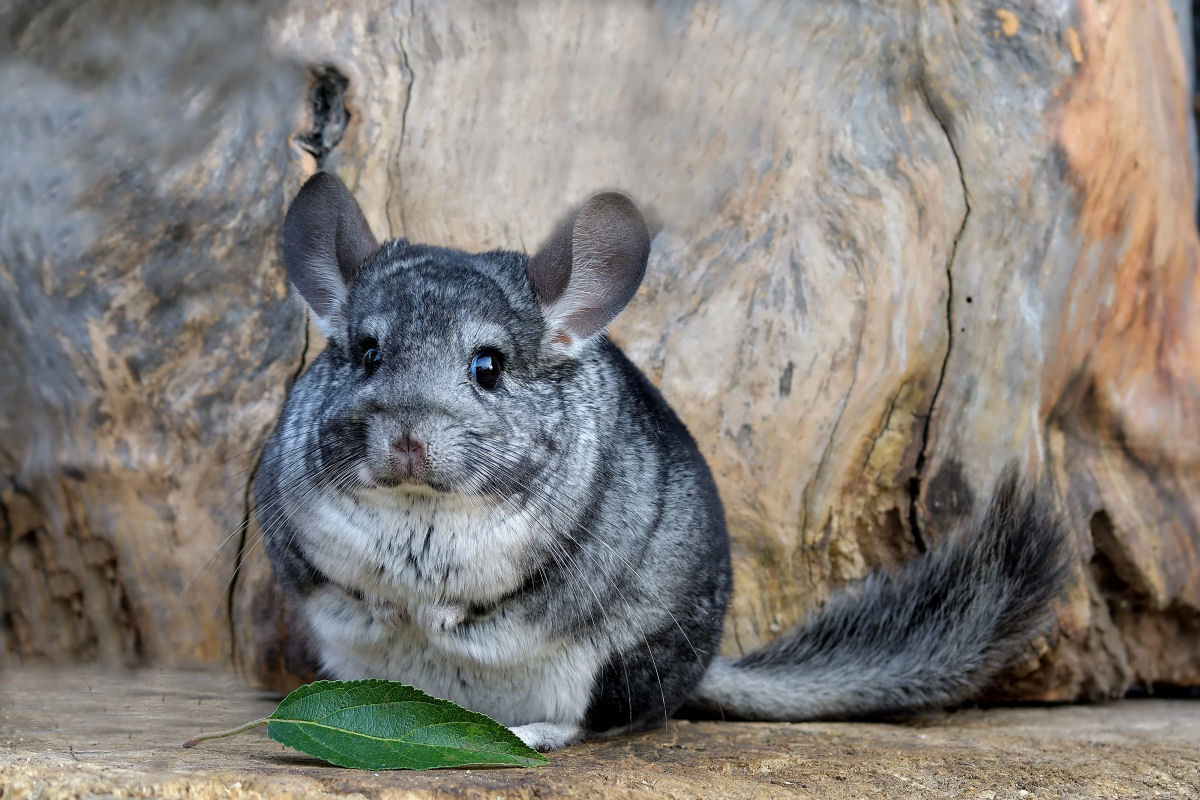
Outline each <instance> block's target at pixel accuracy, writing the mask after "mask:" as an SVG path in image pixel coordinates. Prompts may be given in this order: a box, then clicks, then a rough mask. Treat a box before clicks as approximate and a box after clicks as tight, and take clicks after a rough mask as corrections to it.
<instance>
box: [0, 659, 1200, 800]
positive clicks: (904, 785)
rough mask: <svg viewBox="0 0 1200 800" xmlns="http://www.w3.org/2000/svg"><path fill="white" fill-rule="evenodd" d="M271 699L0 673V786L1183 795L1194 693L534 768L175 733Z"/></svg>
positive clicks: (225, 722)
mask: <svg viewBox="0 0 1200 800" xmlns="http://www.w3.org/2000/svg"><path fill="white" fill-rule="evenodd" d="M273 708H274V702H273V701H272V700H270V699H268V698H266V697H264V696H263V695H262V694H261V693H258V692H254V691H252V690H248V689H245V688H243V687H242V686H241V685H240V684H239V683H238V682H237V680H236V679H235V678H233V677H232V676H229V675H225V674H220V673H207V672H190V673H189V672H165V671H152V672H142V673H137V674H129V675H117V674H103V673H97V672H83V671H74V672H60V673H54V672H50V673H46V672H41V673H32V672H28V671H24V672H19V673H16V674H7V675H5V676H3V677H0V798H3V800H26V798H38V800H57V799H58V798H74V797H80V796H105V797H163V798H189V800H208V799H209V798H258V797H296V798H301V797H329V796H350V797H373V798H411V799H412V800H416V798H480V800H482V799H483V798H487V800H495V799H496V798H548V797H563V798H574V797H606V798H609V797H611V798H642V797H644V798H663V797H669V798H677V799H679V800H682V799H683V798H691V797H723V798H746V800H761V799H762V798H774V797H821V798H852V797H853V798H857V797H864V796H871V797H916V796H920V797H961V798H972V799H973V800H975V799H978V800H983V799H984V798H987V799H988V800H1001V799H1003V798H1063V797H1078V798H1123V800H1129V799H1130V798H1154V797H1178V798H1183V797H1194V796H1195V793H1196V791H1197V790H1198V789H1200V704H1197V703H1196V702H1194V701H1185V700H1175V701H1162V700H1145V701H1128V700H1127V701H1122V702H1119V703H1115V704H1111V705H1107V706H1097V707H1086V708H1079V707H1075V708H1072V707H1059V708H998V709H991V710H987V711H980V710H968V711H962V712H958V713H955V714H951V715H946V716H940V717H931V718H929V719H927V720H924V721H922V722H921V723H920V724H913V725H904V726H900V725H885V724H863V723H858V724H855V723H830V724H818V723H811V724H803V725H778V724H747V723H722V722H705V723H692V722H672V723H671V725H670V726H669V727H667V728H666V729H663V730H659V731H654V732H651V733H646V734H642V735H638V736H630V737H622V738H618V739H614V740H611V741H607V742H595V743H589V744H585V745H581V746H578V747H573V748H569V749H567V750H563V751H559V752H557V753H553V754H551V756H550V764H549V765H548V766H545V767H541V768H538V769H534V770H455V771H446V772H418V773H411V772H410V773H402V772H382V773H372V772H357V771H353V770H346V769H341V768H337V767H330V766H324V765H321V764H320V763H319V762H316V761H314V760H312V759H311V758H309V757H307V756H304V755H302V754H299V753H296V752H295V751H291V750H287V749H285V748H284V747H283V746H282V745H279V744H276V743H275V742H272V741H271V740H269V739H268V738H266V735H265V734H264V733H263V731H262V730H261V729H259V730H256V731H252V732H249V733H246V734H242V735H241V736H239V737H236V738H230V739H224V740H217V741H212V742H205V743H203V744H201V745H200V746H198V747H197V748H195V749H193V750H184V749H182V748H181V747H180V746H179V743H180V742H182V741H184V740H185V739H187V738H188V737H190V736H192V735H194V734H195V733H197V732H199V731H200V730H210V729H223V728H226V727H233V726H234V725H238V724H240V723H242V722H245V721H248V720H250V719H255V718H258V717H261V716H265V715H267V714H269V713H270V712H271V710H272V709H273Z"/></svg>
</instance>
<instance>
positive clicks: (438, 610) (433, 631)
mask: <svg viewBox="0 0 1200 800" xmlns="http://www.w3.org/2000/svg"><path fill="white" fill-rule="evenodd" d="M466 616H467V610H466V609H465V608H463V607H462V606H457V605H451V604H449V603H430V604H428V605H423V606H420V607H418V608H417V613H416V622H417V626H418V627H419V628H420V629H421V630H423V631H425V635H426V636H429V637H434V636H445V635H446V634H447V633H449V632H450V631H452V630H454V628H456V627H457V626H458V624H459V623H460V622H462V621H463V619H464V618H465V617H466Z"/></svg>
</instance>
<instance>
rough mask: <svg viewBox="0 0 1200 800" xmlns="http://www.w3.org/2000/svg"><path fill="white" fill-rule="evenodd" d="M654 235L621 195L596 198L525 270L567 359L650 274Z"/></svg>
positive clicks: (563, 226)
mask: <svg viewBox="0 0 1200 800" xmlns="http://www.w3.org/2000/svg"><path fill="white" fill-rule="evenodd" d="M649 255H650V233H649V231H647V230H646V222H645V220H643V219H642V214H641V212H640V211H638V209H637V206H635V205H634V204H633V201H632V200H630V199H629V198H628V197H626V196H625V195H623V194H618V193H616V192H604V193H602V194H596V195H592V196H591V197H589V198H588V199H587V201H586V202H584V204H583V205H581V206H580V207H579V208H577V209H576V210H575V211H574V212H572V213H571V215H570V216H568V217H567V218H566V219H565V220H564V221H563V222H562V224H560V225H559V226H558V229H557V230H555V232H554V234H553V235H552V236H551V237H550V239H549V241H547V242H546V243H545V244H544V245H543V246H542V249H541V250H539V251H538V253H537V255H535V256H533V257H532V258H531V259H529V262H528V265H527V266H526V268H525V272H526V275H527V276H528V277H529V283H530V284H531V285H532V287H533V293H534V294H535V295H536V296H537V299H538V302H539V303H540V304H541V306H542V313H543V315H544V316H545V318H546V322H547V324H548V325H549V329H550V342H551V346H552V347H554V348H555V349H557V350H559V351H561V352H563V353H565V354H567V355H573V354H574V353H576V352H578V348H579V346H580V345H581V344H582V343H583V342H584V341H586V340H587V339H589V338H591V337H592V336H594V335H596V334H597V333H600V332H601V331H603V330H604V329H605V328H606V327H608V323H610V322H612V321H613V318H614V317H616V316H617V314H618V313H620V311H621V309H622V308H624V307H625V304H626V303H628V302H629V300H630V298H632V297H633V293H634V292H636V291H637V288H638V285H639V284H640V283H641V282H642V277H643V276H644V275H645V274H646V259H647V258H648V257H649Z"/></svg>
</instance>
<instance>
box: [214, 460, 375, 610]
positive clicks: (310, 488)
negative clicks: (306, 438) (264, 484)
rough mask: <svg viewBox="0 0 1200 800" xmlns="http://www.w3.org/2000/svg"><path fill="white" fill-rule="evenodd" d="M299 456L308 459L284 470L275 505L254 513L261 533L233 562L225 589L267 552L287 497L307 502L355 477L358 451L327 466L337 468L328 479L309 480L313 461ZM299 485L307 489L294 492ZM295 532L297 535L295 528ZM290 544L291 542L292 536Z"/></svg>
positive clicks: (284, 508)
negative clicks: (268, 538)
mask: <svg viewBox="0 0 1200 800" xmlns="http://www.w3.org/2000/svg"><path fill="white" fill-rule="evenodd" d="M300 460H301V461H302V462H305V463H301V464H298V465H294V466H293V467H292V468H291V469H290V471H289V473H286V474H285V476H284V477H286V480H283V481H281V483H280V484H279V488H280V493H279V496H278V498H277V499H276V500H275V502H274V504H273V505H274V507H273V508H272V504H267V505H266V506H264V507H258V508H255V510H254V513H255V516H256V517H257V518H258V528H259V534H258V536H256V537H254V540H253V541H251V542H247V543H245V545H244V546H243V548H242V552H241V557H240V558H239V559H238V561H237V563H236V564H235V565H234V568H233V571H232V573H231V574H230V576H229V579H228V580H227V581H226V583H225V589H226V591H228V589H229V586H230V584H232V582H233V580H234V579H235V578H236V577H237V575H238V574H239V573H240V571H241V569H242V567H243V566H245V565H246V564H248V563H250V560H251V558H252V557H254V558H261V557H262V555H263V553H264V552H265V543H266V538H267V536H269V535H271V534H273V533H274V532H275V531H276V530H277V529H278V526H280V525H282V523H283V520H284V518H285V516H286V507H285V505H286V504H285V501H289V502H291V501H294V502H296V503H298V504H302V503H305V502H307V501H308V500H309V499H310V498H311V497H313V496H315V495H316V494H317V493H318V492H320V491H322V490H324V489H326V488H327V487H329V485H330V484H332V483H340V482H341V481H342V480H343V479H344V478H346V477H347V476H349V477H354V472H355V469H354V468H355V467H356V466H357V462H358V455H357V453H349V454H347V455H345V456H343V457H342V458H341V459H339V460H338V461H336V462H334V463H333V464H331V465H330V466H329V467H328V469H329V471H331V472H334V474H335V476H334V477H333V478H331V479H328V480H326V481H319V480H318V481H312V480H310V471H309V467H310V465H309V464H307V463H306V462H307V460H308V457H307V456H305V457H304V458H303V459H300ZM300 485H303V486H304V490H303V491H302V492H300V493H299V494H298V495H297V494H293V493H292V491H291V490H292V489H293V488H295V487H296V486H300ZM268 515H269V516H268ZM249 519H250V518H249V516H247V518H246V520H245V521H243V523H242V526H240V527H242V528H243V529H245V527H246V525H247V524H248V523H249ZM293 535H295V533H294V532H293ZM288 544H289V545H290V544H291V541H290V539H289V541H288Z"/></svg>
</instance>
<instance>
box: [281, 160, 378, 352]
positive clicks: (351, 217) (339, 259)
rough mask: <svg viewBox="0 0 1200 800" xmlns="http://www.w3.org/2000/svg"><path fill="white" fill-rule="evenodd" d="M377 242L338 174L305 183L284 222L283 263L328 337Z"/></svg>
mask: <svg viewBox="0 0 1200 800" xmlns="http://www.w3.org/2000/svg"><path fill="white" fill-rule="evenodd" d="M378 246H379V245H378V244H377V243H376V241H375V236H374V234H372V233H371V228H370V226H369V225H367V219H366V217H364V216H363V213H362V209H360V208H359V207H358V203H356V202H355V201H354V197H353V196H352V195H351V194H350V190H349V189H347V188H346V185H345V184H343V183H342V182H341V181H340V180H339V179H338V177H337V176H336V175H334V174H333V173H330V172H318V173H317V174H316V175H313V176H312V177H311V178H309V179H308V180H307V181H306V182H305V184H304V186H303V187H301V189H300V193H299V194H297V195H296V199H295V200H293V201H292V205H291V206H290V207H289V208H288V211H287V217H286V218H284V220H283V264H284V266H285V267H287V273H288V277H289V278H291V279H292V283H294V284H295V285H296V288H297V289H299V290H300V295H301V296H302V297H303V298H304V301H305V302H306V303H308V307H309V308H311V309H312V312H313V315H314V316H315V317H316V320H317V325H318V326H319V327H320V328H321V330H322V331H324V333H325V335H326V336H328V335H329V334H330V333H331V332H332V330H333V329H334V328H336V327H337V323H336V322H335V318H336V317H337V316H338V312H339V311H340V310H341V307H342V304H343V303H344V302H345V301H346V295H347V291H346V287H347V285H349V283H350V281H352V280H354V276H355V275H356V274H357V273H358V269H359V267H360V266H362V263H363V262H364V261H366V259H367V257H368V256H369V255H371V253H373V252H375V249H376V248H377V247H378Z"/></svg>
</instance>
